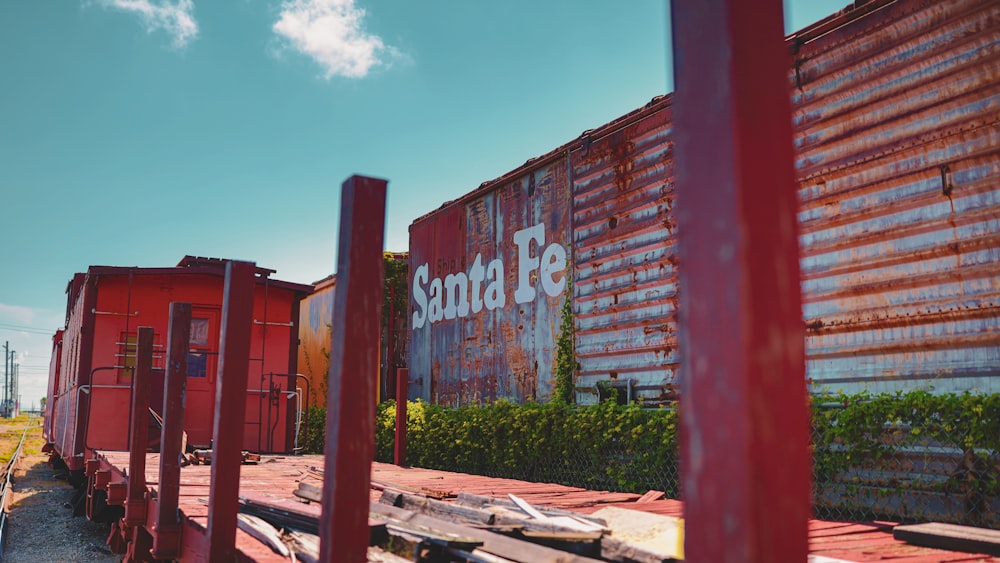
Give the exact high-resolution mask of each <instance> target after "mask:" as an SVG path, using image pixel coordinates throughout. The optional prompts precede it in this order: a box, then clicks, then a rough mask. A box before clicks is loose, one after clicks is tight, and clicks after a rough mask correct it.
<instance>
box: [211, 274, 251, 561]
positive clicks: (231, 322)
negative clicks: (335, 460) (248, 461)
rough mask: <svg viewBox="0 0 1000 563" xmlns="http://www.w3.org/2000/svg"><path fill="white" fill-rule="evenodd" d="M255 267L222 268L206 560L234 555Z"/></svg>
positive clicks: (234, 556)
mask: <svg viewBox="0 0 1000 563" xmlns="http://www.w3.org/2000/svg"><path fill="white" fill-rule="evenodd" d="M256 269H257V266H256V265H255V264H254V263H253V262H237V261H231V262H229V263H227V264H226V284H225V292H224V294H223V296H222V332H221V335H220V343H219V368H218V374H219V376H218V383H217V386H218V387H217V391H216V394H215V424H214V426H213V428H214V431H213V440H212V449H213V452H212V470H211V475H212V476H211V483H210V487H211V488H210V490H209V501H208V503H209V506H211V507H212V509H211V510H210V511H209V513H208V542H209V560H210V561H233V560H235V558H236V555H237V551H236V512H237V510H238V509H239V491H240V464H241V462H242V449H243V446H242V444H243V424H244V419H245V418H246V404H247V402H246V392H247V391H246V390H247V370H248V369H249V367H250V332H251V329H252V327H253V302H254V286H255V285H256V279H255V272H256Z"/></svg>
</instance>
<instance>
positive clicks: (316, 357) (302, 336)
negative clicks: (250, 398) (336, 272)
mask: <svg viewBox="0 0 1000 563" xmlns="http://www.w3.org/2000/svg"><path fill="white" fill-rule="evenodd" d="M315 286H316V291H315V292H313V294H312V295H309V296H308V297H306V298H305V299H303V300H302V303H301V305H300V307H299V347H298V367H299V373H301V374H303V375H305V376H306V379H307V380H308V381H309V384H308V396H307V397H306V400H307V402H308V404H309V405H310V406H312V407H326V393H327V382H326V373H327V371H328V370H329V368H330V337H331V334H330V318H331V317H332V316H333V295H334V292H335V291H336V287H337V278H336V277H335V276H330V277H327V278H324V279H322V280H320V281H318V282H316V283H315ZM304 392H305V391H304Z"/></svg>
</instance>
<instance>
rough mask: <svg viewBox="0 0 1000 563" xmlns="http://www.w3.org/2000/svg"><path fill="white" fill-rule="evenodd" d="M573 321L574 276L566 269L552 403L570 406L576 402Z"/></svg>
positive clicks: (569, 269) (574, 328)
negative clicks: (564, 296) (564, 295)
mask: <svg viewBox="0 0 1000 563" xmlns="http://www.w3.org/2000/svg"><path fill="white" fill-rule="evenodd" d="M574 322H575V321H574V319H573V274H572V268H569V267H567V268H566V299H564V300H563V304H562V314H561V322H560V329H559V337H558V338H557V339H556V363H555V389H554V390H553V392H552V401H553V402H556V403H559V404H564V405H569V404H572V403H574V402H575V401H576V388H575V381H576V372H577V363H576V326H575V324H574Z"/></svg>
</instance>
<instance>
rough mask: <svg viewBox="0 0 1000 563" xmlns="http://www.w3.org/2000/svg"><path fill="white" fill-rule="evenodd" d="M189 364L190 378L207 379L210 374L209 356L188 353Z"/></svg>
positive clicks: (188, 373) (188, 372)
mask: <svg viewBox="0 0 1000 563" xmlns="http://www.w3.org/2000/svg"><path fill="white" fill-rule="evenodd" d="M187 364H188V365H187V368H188V369H187V375H188V377H205V376H206V375H207V374H208V354H203V353H200V352H188V355H187Z"/></svg>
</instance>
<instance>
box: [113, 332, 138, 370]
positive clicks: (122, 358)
mask: <svg viewBox="0 0 1000 563" xmlns="http://www.w3.org/2000/svg"><path fill="white" fill-rule="evenodd" d="M135 350H136V335H135V333H134V332H131V333H123V334H122V335H121V338H120V339H119V341H118V354H116V356H117V360H118V362H117V363H118V367H119V368H121V369H122V371H124V373H123V375H129V376H130V375H132V374H133V373H135Z"/></svg>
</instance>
